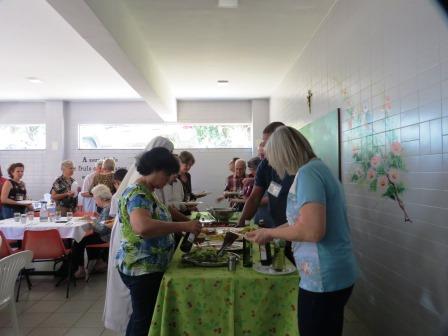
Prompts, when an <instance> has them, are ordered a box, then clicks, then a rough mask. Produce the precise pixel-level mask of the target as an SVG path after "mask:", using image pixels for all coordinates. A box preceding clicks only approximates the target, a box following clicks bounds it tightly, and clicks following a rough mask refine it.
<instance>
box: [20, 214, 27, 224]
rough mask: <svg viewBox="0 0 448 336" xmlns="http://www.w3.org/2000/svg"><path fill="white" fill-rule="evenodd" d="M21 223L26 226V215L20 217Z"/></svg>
mask: <svg viewBox="0 0 448 336" xmlns="http://www.w3.org/2000/svg"><path fill="white" fill-rule="evenodd" d="M20 223H21V224H26V214H22V215H20Z"/></svg>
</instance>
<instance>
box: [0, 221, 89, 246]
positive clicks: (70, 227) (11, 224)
mask: <svg viewBox="0 0 448 336" xmlns="http://www.w3.org/2000/svg"><path fill="white" fill-rule="evenodd" d="M88 227H89V224H88V223H87V221H85V220H80V219H77V218H74V219H73V221H71V222H69V223H54V222H39V218H34V221H33V222H31V223H30V222H28V221H27V224H21V223H20V222H19V223H17V222H15V221H14V218H9V219H4V220H1V221H0V231H2V232H3V234H4V235H5V237H6V238H7V239H11V240H22V239H23V233H24V232H25V230H33V231H42V230H50V229H57V230H58V231H59V234H60V235H61V238H71V239H74V240H76V241H77V242H79V241H80V240H81V239H82V238H83V237H84V234H85V229H87V228H88Z"/></svg>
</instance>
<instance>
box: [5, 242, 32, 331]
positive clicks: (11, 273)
mask: <svg viewBox="0 0 448 336" xmlns="http://www.w3.org/2000/svg"><path fill="white" fill-rule="evenodd" d="M32 259H33V252H31V251H22V252H18V253H14V254H12V255H9V256H7V257H4V258H3V259H1V260H0V310H1V309H4V308H6V307H7V306H8V305H9V306H10V309H11V320H12V324H13V327H14V332H15V334H16V335H21V332H20V328H19V322H18V320H17V312H16V303H15V301H14V284H15V282H16V279H17V276H18V274H19V272H20V270H22V269H23V268H24V267H25V266H26V265H28V264H29V263H30V262H31V260H32Z"/></svg>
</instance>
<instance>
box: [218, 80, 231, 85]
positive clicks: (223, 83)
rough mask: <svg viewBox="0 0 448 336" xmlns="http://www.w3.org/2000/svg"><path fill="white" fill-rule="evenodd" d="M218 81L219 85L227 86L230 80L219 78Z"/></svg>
mask: <svg viewBox="0 0 448 336" xmlns="http://www.w3.org/2000/svg"><path fill="white" fill-rule="evenodd" d="M217 83H218V86H227V85H229V81H228V80H227V79H219V80H218V81H217Z"/></svg>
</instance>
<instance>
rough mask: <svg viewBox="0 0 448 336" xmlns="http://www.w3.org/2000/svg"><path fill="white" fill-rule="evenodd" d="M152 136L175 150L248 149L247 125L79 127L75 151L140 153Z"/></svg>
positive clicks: (250, 143) (249, 127) (119, 125)
mask: <svg viewBox="0 0 448 336" xmlns="http://www.w3.org/2000/svg"><path fill="white" fill-rule="evenodd" d="M155 136H164V137H166V138H168V139H170V140H171V141H172V142H173V143H174V147H176V148H251V147H252V137H251V125H250V124H110V125H105V124H89V125H79V145H78V147H79V149H142V148H144V147H145V146H146V145H147V144H148V142H149V141H150V140H151V139H152V138H154V137H155Z"/></svg>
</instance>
